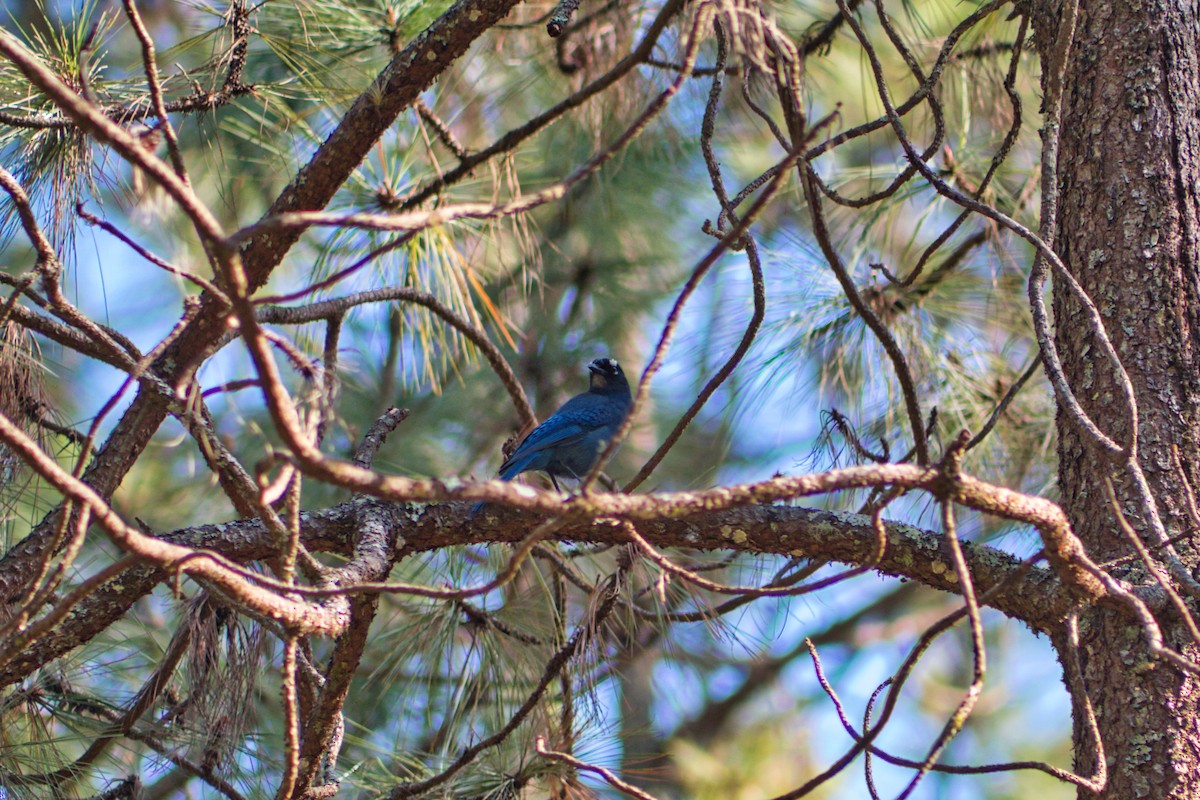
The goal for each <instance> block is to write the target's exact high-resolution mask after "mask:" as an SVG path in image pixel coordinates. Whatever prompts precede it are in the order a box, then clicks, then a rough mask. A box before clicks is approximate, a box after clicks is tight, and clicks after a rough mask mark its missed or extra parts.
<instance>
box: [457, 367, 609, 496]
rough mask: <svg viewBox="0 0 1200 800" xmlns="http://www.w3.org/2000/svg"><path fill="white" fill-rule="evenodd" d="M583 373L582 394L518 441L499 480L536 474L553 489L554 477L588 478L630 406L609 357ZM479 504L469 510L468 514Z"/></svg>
mask: <svg viewBox="0 0 1200 800" xmlns="http://www.w3.org/2000/svg"><path fill="white" fill-rule="evenodd" d="M588 372H589V373H590V375H589V376H588V377H589V380H588V390H587V391H586V392H584V393H583V394H577V395H575V396H574V397H572V398H571V399H570V400H568V401H567V402H565V403H563V405H562V408H560V409H558V411H555V412H554V413H553V414H551V415H550V416H549V417H548V418H547V419H546V421H545V422H543V423H542V424H541V425H538V426H537V427H536V428H534V429H533V430H532V431H530V432H529V435H528V436H526V437H525V438H524V439H522V440H521V443H520V444H518V445H517V447H516V449H515V450H513V452H512V455H510V456H509V457H508V458H506V459H505V460H504V463H503V464H501V465H500V480H504V481H510V480H512V479H513V478H515V477H516V476H517V475H520V474H521V473H522V472H529V471H531V470H541V471H542V472H545V473H547V474H548V475H549V476H550V482H551V483H553V484H554V488H555V490H556V491H558V490H559V489H558V478H575V479H577V480H578V479H582V478H583V477H584V476H585V475H587V474H588V472H589V471H590V470H591V468H592V465H593V464H595V463H596V459H597V458H599V457H600V451H601V450H603V449H604V447H605V445H607V444H608V442H609V440H610V439H612V437H613V434H614V433H616V432H617V428H619V427H620V426H621V422H622V421H623V420H624V419H625V415H626V414H628V413H629V406H630V404H631V403H632V402H633V398H632V396H631V394H630V392H629V381H627V380H626V379H625V373H624V372H622V371H621V365H620V364H618V363H617V360H616V359H615V358H597V359H596V360H595V361H593V362H592V363H590V364H588ZM483 506H484V503H476V504H475V505H474V506H472V507H471V514H470V516H475V514H477V513H479V510H480V509H482V508H483Z"/></svg>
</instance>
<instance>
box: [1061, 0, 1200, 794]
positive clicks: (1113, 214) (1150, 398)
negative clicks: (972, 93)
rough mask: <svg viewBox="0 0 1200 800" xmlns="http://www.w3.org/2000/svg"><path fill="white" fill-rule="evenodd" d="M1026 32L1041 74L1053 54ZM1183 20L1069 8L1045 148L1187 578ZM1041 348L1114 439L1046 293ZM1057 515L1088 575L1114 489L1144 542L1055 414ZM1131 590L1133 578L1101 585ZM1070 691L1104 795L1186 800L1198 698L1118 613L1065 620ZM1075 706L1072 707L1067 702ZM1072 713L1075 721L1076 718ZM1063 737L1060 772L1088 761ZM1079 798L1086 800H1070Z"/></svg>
mask: <svg viewBox="0 0 1200 800" xmlns="http://www.w3.org/2000/svg"><path fill="white" fill-rule="evenodd" d="M1055 24H1056V21H1049V20H1043V21H1042V22H1041V23H1040V25H1039V27H1040V31H1039V34H1040V35H1039V45H1040V47H1041V50H1042V57H1043V63H1044V64H1045V63H1049V58H1048V55H1049V52H1050V51H1051V49H1052V48H1054V47H1056V46H1057V43H1056V42H1054V41H1053V34H1052V33H1051V31H1053V30H1054V29H1055V27H1054V26H1055ZM1198 25H1200V22H1198V15H1197V7H1196V4H1195V3H1194V2H1187V1H1186V0H1185V2H1183V3H1178V4H1173V3H1165V2H1157V1H1156V0H1151V2H1144V3H1137V2H1134V3H1129V4H1121V3H1102V2H1097V1H1096V0H1083V2H1082V3H1081V5H1080V8H1079V18H1078V24H1077V29H1076V36H1075V43H1074V47H1073V50H1072V51H1071V55H1070V57H1069V58H1068V62H1067V63H1068V66H1067V74H1066V76H1065V93H1064V100H1063V103H1064V108H1063V119H1062V126H1061V131H1062V136H1061V147H1060V151H1059V160H1058V168H1059V175H1060V180H1059V191H1060V195H1059V219H1058V227H1057V230H1056V233H1055V237H1056V249H1057V251H1058V252H1059V253H1060V254H1061V256H1062V257H1063V261H1064V263H1066V264H1067V266H1068V268H1069V269H1070V270H1071V272H1072V273H1073V274H1074V275H1075V276H1077V278H1078V279H1079V281H1080V282H1081V283H1082V285H1083V286H1084V288H1085V289H1086V290H1087V292H1088V293H1089V294H1090V296H1091V297H1092V298H1093V300H1094V301H1095V303H1096V304H1097V306H1099V308H1100V310H1101V314H1102V316H1103V318H1104V321H1105V325H1106V328H1107V330H1108V334H1109V336H1110V337H1112V339H1113V341H1114V344H1115V345H1116V347H1117V349H1118V352H1119V353H1120V356H1121V358H1122V360H1123V362H1124V365H1125V369H1126V370H1127V372H1128V374H1129V379H1130V381H1131V383H1132V385H1133V388H1134V391H1135V393H1136V396H1137V403H1138V436H1137V441H1138V449H1139V461H1140V464H1141V466H1142V468H1143V470H1144V471H1145V474H1146V477H1147V480H1148V482H1149V484H1150V487H1151V489H1152V491H1153V494H1154V498H1155V500H1156V502H1157V505H1158V509H1159V512H1160V514H1161V516H1162V519H1163V522H1164V523H1165V526H1166V529H1167V533H1168V534H1169V535H1170V536H1178V535H1180V534H1189V533H1191V534H1193V537H1188V538H1187V539H1185V540H1183V541H1181V542H1180V543H1179V544H1178V549H1179V553H1180V556H1181V557H1182V560H1183V562H1184V563H1185V564H1186V565H1187V567H1188V568H1189V569H1194V567H1195V566H1196V563H1197V560H1198V559H1197V550H1196V542H1195V540H1194V534H1195V526H1194V525H1193V523H1192V522H1191V520H1190V518H1189V515H1188V509H1187V505H1186V497H1187V492H1186V489H1185V486H1184V485H1183V481H1184V480H1185V478H1184V476H1183V475H1181V474H1180V470H1179V469H1178V468H1176V466H1175V463H1176V462H1175V459H1174V457H1173V455H1172V448H1173V447H1177V448H1178V453H1179V461H1180V462H1182V464H1183V468H1184V470H1185V471H1186V473H1187V477H1186V480H1188V481H1190V482H1191V484H1192V485H1193V486H1194V485H1195V477H1196V467H1197V464H1198V463H1200V461H1198V459H1200V446H1198V442H1197V434H1198V432H1200V428H1198V426H1197V423H1198V422H1200V419H1198V417H1200V382H1198V378H1200V375H1198V374H1197V364H1196V352H1195V341H1196V333H1197V330H1198V327H1197V326H1198V323H1200V290H1198V288H1197V287H1198V285H1200V278H1198V274H1197V265H1196V257H1197V252H1200V249H1198V247H1197V239H1198V238H1200V222H1198V220H1200V213H1198V200H1197V186H1196V180H1197V176H1198V175H1200V75H1198V71H1197V38H1198ZM1054 313H1055V319H1056V327H1057V330H1056V337H1057V344H1058V347H1059V349H1060V352H1061V354H1062V358H1063V364H1064V369H1065V371H1066V374H1067V378H1068V380H1069V382H1070V384H1071V386H1072V387H1073V389H1074V391H1075V393H1076V395H1077V396H1078V398H1079V400H1080V401H1081V403H1082V404H1083V407H1084V408H1085V409H1086V410H1087V411H1088V413H1089V414H1090V415H1091V416H1092V418H1093V419H1094V420H1095V421H1096V422H1097V424H1098V425H1099V426H1100V428H1101V429H1102V430H1103V431H1104V432H1105V433H1107V434H1108V435H1109V436H1110V437H1113V438H1114V439H1116V440H1117V441H1122V440H1125V439H1127V438H1128V436H1129V433H1130V431H1131V425H1132V421H1131V417H1130V415H1129V413H1128V410H1127V408H1126V407H1125V404H1124V402H1123V401H1122V399H1121V395H1120V393H1119V392H1118V391H1117V389H1116V386H1115V383H1114V375H1113V373H1112V371H1111V370H1110V369H1109V368H1108V367H1107V365H1106V364H1105V363H1103V359H1102V358H1101V357H1100V356H1099V355H1098V352H1097V348H1096V347H1095V343H1094V339H1093V334H1092V332H1091V331H1090V330H1089V327H1088V325H1087V322H1086V320H1085V319H1084V316H1083V314H1082V313H1081V310H1080V307H1079V304H1078V303H1077V302H1075V301H1074V299H1073V298H1071V297H1070V296H1069V295H1068V293H1067V291H1066V289H1065V288H1064V286H1063V282H1062V281H1058V282H1056V284H1055V289H1054ZM1058 429H1059V462H1060V467H1059V480H1060V486H1061V491H1062V505H1063V508H1064V510H1065V511H1066V512H1067V515H1068V516H1069V517H1070V518H1071V521H1072V524H1073V526H1074V529H1075V531H1076V532H1077V534H1078V535H1079V536H1080V538H1081V539H1082V541H1083V542H1084V545H1085V546H1086V548H1087V550H1088V552H1089V554H1090V555H1091V556H1092V558H1093V559H1095V560H1096V561H1098V562H1105V561H1108V560H1110V559H1113V558H1118V557H1121V556H1126V555H1128V554H1129V552H1130V547H1129V545H1128V543H1127V541H1126V539H1125V537H1124V535H1123V534H1122V533H1121V530H1120V528H1119V527H1118V524H1117V521H1116V519H1115V517H1114V514H1113V513H1111V511H1110V510H1109V504H1108V502H1107V500H1106V499H1105V487H1104V483H1103V482H1104V479H1105V476H1110V477H1111V478H1112V480H1113V481H1114V484H1115V485H1116V487H1117V492H1118V495H1119V497H1120V498H1121V504H1122V507H1123V510H1124V512H1125V515H1126V517H1127V518H1128V519H1129V522H1130V523H1131V524H1132V526H1133V527H1134V528H1135V529H1136V530H1138V531H1139V532H1141V533H1143V538H1144V539H1145V540H1146V541H1147V542H1152V541H1153V538H1152V537H1151V536H1150V535H1149V530H1148V522H1147V515H1146V513H1145V511H1144V505H1143V504H1142V503H1141V502H1140V501H1139V500H1138V499H1137V496H1136V494H1135V493H1134V491H1133V490H1132V488H1131V487H1130V485H1129V483H1128V480H1127V474H1126V470H1124V469H1123V468H1122V467H1121V465H1120V464H1111V463H1107V462H1106V461H1105V460H1104V459H1103V458H1102V457H1101V456H1100V454H1099V452H1098V451H1097V450H1095V449H1093V448H1090V447H1089V445H1088V443H1087V441H1086V438H1085V436H1084V435H1082V433H1081V432H1080V431H1079V429H1078V428H1077V427H1076V426H1075V425H1074V424H1073V422H1072V420H1071V419H1069V418H1068V417H1067V416H1066V415H1065V414H1060V416H1059V424H1058ZM1114 572H1115V574H1116V575H1117V576H1118V577H1121V578H1123V579H1125V580H1128V581H1130V582H1131V583H1134V584H1139V583H1145V582H1147V580H1148V579H1147V577H1146V575H1145V574H1144V572H1143V571H1139V570H1135V569H1132V568H1128V569H1125V570H1124V571H1122V570H1121V568H1118V569H1116V570H1114ZM1160 622H1161V623H1162V625H1163V627H1164V635H1165V636H1166V638H1167V643H1168V644H1169V645H1171V646H1174V647H1178V648H1180V649H1181V650H1182V651H1183V652H1184V653H1185V655H1188V656H1189V657H1190V658H1192V659H1195V658H1196V657H1197V655H1198V652H1197V648H1196V647H1195V646H1194V645H1192V646H1188V645H1187V644H1186V637H1185V634H1183V633H1182V631H1181V630H1180V626H1179V625H1178V624H1176V623H1177V621H1176V620H1173V619H1171V618H1170V617H1167V616H1163V615H1160ZM1080 637H1081V648H1082V651H1081V656H1082V662H1083V668H1084V677H1085V679H1086V683H1087V688H1088V690H1089V692H1090V693H1091V696H1092V700H1093V702H1094V703H1095V704H1096V707H1097V714H1098V718H1099V726H1100V733H1101V736H1102V739H1103V742H1104V748H1105V754H1106V757H1107V761H1108V765H1109V783H1108V788H1107V790H1106V792H1105V795H1104V796H1105V797H1112V798H1135V797H1137V798H1140V797H1153V798H1196V797H1200V729H1198V727H1197V718H1198V714H1200V685H1198V683H1200V682H1198V680H1197V678H1196V677H1194V676H1185V675H1181V674H1180V673H1179V672H1178V671H1176V670H1173V669H1171V668H1169V667H1167V666H1166V665H1164V664H1154V665H1150V664H1148V663H1147V660H1148V657H1147V656H1146V655H1145V653H1146V652H1147V649H1146V643H1145V640H1144V638H1143V637H1142V634H1141V632H1140V630H1139V627H1138V625H1137V624H1136V622H1135V621H1134V619H1133V618H1132V616H1131V615H1129V614H1128V613H1124V612H1122V611H1120V610H1114V609H1112V608H1103V607H1099V608H1095V609H1093V610H1091V611H1090V612H1089V613H1088V614H1086V615H1085V616H1084V617H1083V618H1082V619H1081V628H1080ZM1076 700H1078V698H1076ZM1077 711H1078V709H1077ZM1078 716H1079V715H1078V713H1077V724H1076V742H1075V744H1076V748H1075V752H1076V766H1077V769H1078V770H1079V771H1081V772H1084V773H1088V772H1090V771H1091V769H1092V765H1093V764H1094V763H1095V752H1094V749H1093V747H1092V744H1091V742H1090V741H1089V737H1088V736H1087V735H1086V733H1085V732H1084V731H1083V729H1082V726H1081V725H1079V724H1078ZM1081 796H1090V795H1086V794H1085V793H1082V792H1081Z"/></svg>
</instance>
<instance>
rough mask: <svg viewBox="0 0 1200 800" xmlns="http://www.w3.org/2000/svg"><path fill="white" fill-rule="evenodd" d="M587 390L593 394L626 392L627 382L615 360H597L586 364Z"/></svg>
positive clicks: (627, 389)
mask: <svg viewBox="0 0 1200 800" xmlns="http://www.w3.org/2000/svg"><path fill="white" fill-rule="evenodd" d="M588 372H589V373H590V375H589V380H588V389H590V390H591V391H593V392H622V391H623V392H628V391H629V381H627V380H625V373H624V372H622V371H621V365H620V364H618V363H617V360H616V359H615V358H597V359H596V360H595V361H593V362H592V363H590V364H588Z"/></svg>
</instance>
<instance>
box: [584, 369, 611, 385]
mask: <svg viewBox="0 0 1200 800" xmlns="http://www.w3.org/2000/svg"><path fill="white" fill-rule="evenodd" d="M588 372H590V373H592V374H591V375H590V376H589V379H588V385H589V386H590V387H591V388H593V389H603V388H604V387H606V386H608V379H607V378H605V377H604V372H603V371H602V370H601V369H600V368H599V367H596V366H593V365H592V364H588Z"/></svg>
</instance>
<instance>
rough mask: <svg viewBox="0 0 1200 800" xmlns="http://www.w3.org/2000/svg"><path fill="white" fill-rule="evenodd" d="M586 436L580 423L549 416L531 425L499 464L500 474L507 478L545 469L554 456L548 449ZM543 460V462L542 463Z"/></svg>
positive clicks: (566, 444)
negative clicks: (528, 471) (510, 453)
mask: <svg viewBox="0 0 1200 800" xmlns="http://www.w3.org/2000/svg"><path fill="white" fill-rule="evenodd" d="M587 435H588V429H587V428H584V427H583V426H581V425H578V424H575V423H573V422H571V421H570V420H566V419H562V418H561V417H559V416H558V415H555V416H553V417H550V418H549V419H548V420H546V421H545V422H543V423H542V424H541V425H539V426H537V427H536V428H534V429H533V430H532V431H531V432H530V434H529V435H528V436H526V437H525V439H524V440H522V442H521V444H519V445H517V449H516V450H514V451H513V454H512V455H511V456H509V457H508V459H507V460H506V461H505V462H504V463H503V464H501V465H500V477H501V478H503V479H504V480H509V479H510V478H512V477H513V476H515V475H518V474H520V473H522V472H525V471H527V470H531V469H545V467H546V464H548V463H549V459H550V458H551V456H552V455H553V453H552V452H551V451H553V450H554V449H556V448H559V447H569V446H571V445H573V444H576V443H577V442H580V441H582V440H583V438H584V437H585V436H587ZM543 460H545V463H541V461H543Z"/></svg>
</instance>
